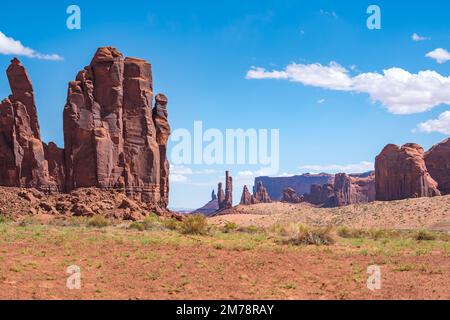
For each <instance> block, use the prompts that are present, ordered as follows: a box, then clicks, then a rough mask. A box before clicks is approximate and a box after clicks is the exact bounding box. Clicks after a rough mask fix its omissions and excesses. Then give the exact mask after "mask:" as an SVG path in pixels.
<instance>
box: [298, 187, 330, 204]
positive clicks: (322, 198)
mask: <svg viewBox="0 0 450 320" xmlns="http://www.w3.org/2000/svg"><path fill="white" fill-rule="evenodd" d="M332 195H333V185H332V184H329V183H326V184H324V185H322V186H321V185H318V184H312V185H311V190H310V192H309V193H307V194H305V195H304V197H305V200H306V201H307V202H309V203H312V204H315V205H321V204H324V203H325V202H327V201H328V198H329V197H331V196H332Z"/></svg>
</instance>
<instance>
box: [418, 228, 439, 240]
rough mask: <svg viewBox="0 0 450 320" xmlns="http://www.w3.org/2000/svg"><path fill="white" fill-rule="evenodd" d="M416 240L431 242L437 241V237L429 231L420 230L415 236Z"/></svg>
mask: <svg viewBox="0 0 450 320" xmlns="http://www.w3.org/2000/svg"><path fill="white" fill-rule="evenodd" d="M413 237H414V239H416V240H419V241H422V240H424V241H430V240H436V235H435V234H433V233H431V232H429V231H427V230H419V231H417V232H416V233H415V234H414V235H413Z"/></svg>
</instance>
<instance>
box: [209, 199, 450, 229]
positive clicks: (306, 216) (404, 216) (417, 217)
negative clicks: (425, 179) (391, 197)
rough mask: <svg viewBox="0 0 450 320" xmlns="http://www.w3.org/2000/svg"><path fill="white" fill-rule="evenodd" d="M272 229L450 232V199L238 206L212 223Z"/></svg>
mask: <svg viewBox="0 0 450 320" xmlns="http://www.w3.org/2000/svg"><path fill="white" fill-rule="evenodd" d="M228 221H231V222H235V223H237V224H239V225H244V226H245V225H247V226H249V225H254V226H261V227H270V226H272V225H275V224H285V223H304V224H307V225H311V226H329V225H332V226H349V227H355V228H393V229H419V228H427V229H433V230H442V231H450V196H442V197H433V198H417V199H406V200H400V201H389V202H379V201H377V202H371V203H368V204H361V205H350V206H346V207H339V208H329V209H328V208H316V207H313V206H310V205H307V204H304V203H300V204H288V203H281V202H273V203H261V204H255V205H251V206H241V205H239V206H236V207H234V208H232V209H229V210H227V211H223V212H222V215H220V216H216V217H213V218H211V219H210V222H211V223H214V224H222V223H225V222H228Z"/></svg>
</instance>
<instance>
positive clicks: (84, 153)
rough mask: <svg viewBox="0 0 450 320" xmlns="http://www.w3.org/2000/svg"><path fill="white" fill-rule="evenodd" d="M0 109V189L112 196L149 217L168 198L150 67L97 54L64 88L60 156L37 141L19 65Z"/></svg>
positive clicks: (160, 118) (160, 113) (160, 117)
mask: <svg viewBox="0 0 450 320" xmlns="http://www.w3.org/2000/svg"><path fill="white" fill-rule="evenodd" d="M7 76H8V80H9V83H10V87H11V91H12V94H11V95H10V96H9V98H7V99H5V100H3V101H2V102H1V104H0V185H1V186H8V187H21V188H36V189H38V190H41V191H44V192H46V193H54V192H70V191H72V190H74V189H77V188H81V187H98V188H100V189H103V190H110V189H114V190H119V191H122V192H124V193H125V194H126V195H128V196H132V197H133V198H136V199H139V200H140V201H143V202H146V203H151V204H153V205H154V206H155V209H165V208H166V207H167V205H168V194H169V163H168V160H167V158H166V148H167V140H168V137H169V135H170V126H169V123H168V119H167V98H166V97H165V96H164V95H162V94H158V95H156V97H155V107H154V108H153V107H152V104H153V79H152V67H151V65H150V64H149V63H148V62H146V61H145V60H141V59H136V58H125V59H123V55H122V54H121V53H120V52H119V51H118V50H117V49H115V48H112V47H102V48H99V49H98V50H97V52H96V53H95V56H94V58H93V59H92V62H91V63H90V65H89V66H87V67H85V68H84V69H83V70H81V71H80V72H79V73H78V75H77V77H76V80H75V81H71V82H70V83H69V90H68V96H67V103H66V106H65V107H64V112H63V125H64V144H65V148H64V149H61V148H58V147H57V146H56V145H55V144H54V143H52V142H50V143H49V144H48V145H47V144H45V143H43V142H42V141H41V138H40V132H39V124H38V117H37V111H36V105H35V101H34V92H33V87H32V84H31V81H30V79H29V77H28V75H27V72H26V70H25V68H24V67H23V66H22V64H21V63H20V61H19V60H18V59H13V60H12V62H11V65H10V66H9V67H8V70H7Z"/></svg>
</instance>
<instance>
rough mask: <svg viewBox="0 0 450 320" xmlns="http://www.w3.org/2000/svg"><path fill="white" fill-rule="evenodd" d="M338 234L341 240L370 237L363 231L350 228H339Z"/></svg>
mask: <svg viewBox="0 0 450 320" xmlns="http://www.w3.org/2000/svg"><path fill="white" fill-rule="evenodd" d="M337 234H338V236H339V237H341V238H351V239H360V238H365V237H367V236H368V232H367V231H365V230H362V229H354V228H348V227H339V228H338V229H337Z"/></svg>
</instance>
